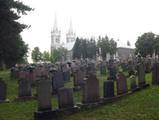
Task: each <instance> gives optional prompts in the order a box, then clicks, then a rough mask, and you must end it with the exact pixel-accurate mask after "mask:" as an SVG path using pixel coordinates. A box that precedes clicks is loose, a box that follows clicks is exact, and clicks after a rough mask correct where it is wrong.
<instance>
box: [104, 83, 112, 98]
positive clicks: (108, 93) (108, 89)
mask: <svg viewBox="0 0 159 120" xmlns="http://www.w3.org/2000/svg"><path fill="white" fill-rule="evenodd" d="M110 97H114V81H113V80H107V81H105V82H104V98H110Z"/></svg>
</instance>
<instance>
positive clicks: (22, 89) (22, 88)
mask: <svg viewBox="0 0 159 120" xmlns="http://www.w3.org/2000/svg"><path fill="white" fill-rule="evenodd" d="M18 84H19V96H18V97H19V98H21V97H31V96H32V94H31V84H30V81H29V80H27V79H25V78H21V79H20V80H19V82H18Z"/></svg>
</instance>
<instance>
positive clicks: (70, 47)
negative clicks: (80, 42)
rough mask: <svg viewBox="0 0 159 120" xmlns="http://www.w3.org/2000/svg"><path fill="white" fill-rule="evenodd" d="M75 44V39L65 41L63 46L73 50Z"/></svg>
mask: <svg viewBox="0 0 159 120" xmlns="http://www.w3.org/2000/svg"><path fill="white" fill-rule="evenodd" d="M74 44H75V41H74V42H69V43H65V44H64V46H63V47H64V48H66V49H67V50H68V51H70V50H72V48H73V46H74Z"/></svg>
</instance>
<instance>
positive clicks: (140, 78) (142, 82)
mask: <svg viewBox="0 0 159 120" xmlns="http://www.w3.org/2000/svg"><path fill="white" fill-rule="evenodd" d="M138 84H139V87H141V88H142V87H144V86H145V85H146V82H145V67H144V65H143V64H142V63H140V64H139V65H138Z"/></svg>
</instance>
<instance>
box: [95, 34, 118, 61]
mask: <svg viewBox="0 0 159 120" xmlns="http://www.w3.org/2000/svg"><path fill="white" fill-rule="evenodd" d="M97 46H98V49H99V48H101V56H102V58H103V59H104V60H105V59H106V58H107V54H108V53H110V55H113V54H115V53H116V50H117V43H116V42H115V41H114V39H113V38H111V39H109V38H108V36H105V37H102V38H101V37H99V39H98V43H97Z"/></svg>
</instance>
